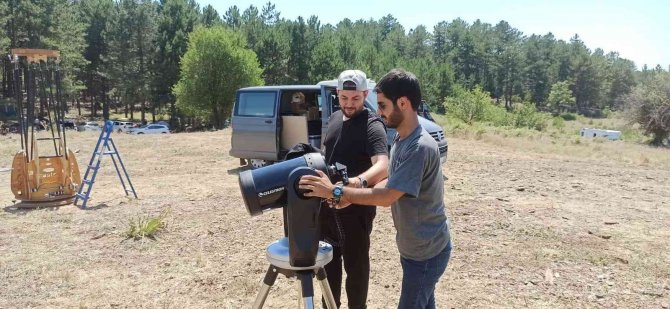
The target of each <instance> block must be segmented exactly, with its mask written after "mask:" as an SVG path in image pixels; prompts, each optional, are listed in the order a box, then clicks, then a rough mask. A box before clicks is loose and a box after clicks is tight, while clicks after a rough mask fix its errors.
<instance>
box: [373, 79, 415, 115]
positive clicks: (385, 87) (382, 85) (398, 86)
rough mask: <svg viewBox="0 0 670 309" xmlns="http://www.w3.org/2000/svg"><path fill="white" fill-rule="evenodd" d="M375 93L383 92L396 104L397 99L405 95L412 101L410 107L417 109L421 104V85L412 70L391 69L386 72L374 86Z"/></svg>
mask: <svg viewBox="0 0 670 309" xmlns="http://www.w3.org/2000/svg"><path fill="white" fill-rule="evenodd" d="M375 92H376V93H383V94H384V96H385V97H387V98H389V100H391V101H392V102H393V105H397V104H398V99H399V98H401V97H407V99H409V101H410V103H412V109H413V110H415V111H416V110H417V109H418V108H419V105H420V104H421V86H420V85H419V80H418V79H417V78H416V75H414V74H413V73H412V72H409V71H405V70H403V69H393V70H391V71H390V72H388V73H386V75H384V77H382V79H381V80H380V81H379V82H378V83H377V86H375Z"/></svg>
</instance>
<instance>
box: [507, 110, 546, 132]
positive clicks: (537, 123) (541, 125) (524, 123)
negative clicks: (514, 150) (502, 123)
mask: <svg viewBox="0 0 670 309" xmlns="http://www.w3.org/2000/svg"><path fill="white" fill-rule="evenodd" d="M514 116H515V117H514V126H515V127H517V128H529V129H535V130H538V131H542V130H544V129H545V128H546V127H547V125H546V123H545V121H544V117H543V116H542V114H541V113H538V112H537V110H535V106H534V105H533V104H521V105H517V106H516V107H515V108H514Z"/></svg>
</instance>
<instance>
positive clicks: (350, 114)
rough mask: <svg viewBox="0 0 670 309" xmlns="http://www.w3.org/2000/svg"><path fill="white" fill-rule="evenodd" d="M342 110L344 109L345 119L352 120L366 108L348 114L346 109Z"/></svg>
mask: <svg viewBox="0 0 670 309" xmlns="http://www.w3.org/2000/svg"><path fill="white" fill-rule="evenodd" d="M341 109H342V114H344V116H345V117H347V118H350V119H351V118H354V117H356V115H358V114H360V113H361V112H362V111H363V110H364V109H365V107H361V108H360V109H356V110H354V111H353V112H351V113H348V112H347V110H346V109H345V108H341Z"/></svg>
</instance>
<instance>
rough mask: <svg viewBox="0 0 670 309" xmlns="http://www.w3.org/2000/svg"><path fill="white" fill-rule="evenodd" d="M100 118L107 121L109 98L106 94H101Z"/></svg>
mask: <svg viewBox="0 0 670 309" xmlns="http://www.w3.org/2000/svg"><path fill="white" fill-rule="evenodd" d="M102 118H103V119H105V120H109V97H107V94H105V93H103V94H102Z"/></svg>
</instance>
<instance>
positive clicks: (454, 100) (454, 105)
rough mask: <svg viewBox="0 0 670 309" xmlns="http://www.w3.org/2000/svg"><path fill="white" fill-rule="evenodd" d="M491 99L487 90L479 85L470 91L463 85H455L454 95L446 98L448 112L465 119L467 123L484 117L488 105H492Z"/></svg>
mask: <svg viewBox="0 0 670 309" xmlns="http://www.w3.org/2000/svg"><path fill="white" fill-rule="evenodd" d="M490 102H491V99H490V97H489V95H488V93H486V92H485V91H483V90H482V89H481V88H479V87H477V88H475V89H474V90H472V91H468V90H466V89H465V88H463V87H461V86H458V85H457V86H455V87H454V89H453V95H452V96H449V97H447V98H446V100H445V102H444V103H445V107H446V109H447V113H449V114H451V115H452V116H454V117H456V118H458V119H461V120H463V122H465V123H467V124H472V123H473V122H475V121H481V120H483V119H484V114H485V112H486V107H487V106H488V105H490V104H491V103H490Z"/></svg>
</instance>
